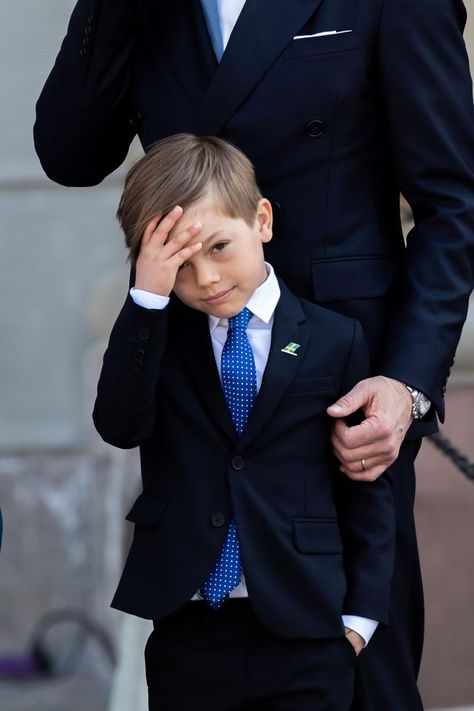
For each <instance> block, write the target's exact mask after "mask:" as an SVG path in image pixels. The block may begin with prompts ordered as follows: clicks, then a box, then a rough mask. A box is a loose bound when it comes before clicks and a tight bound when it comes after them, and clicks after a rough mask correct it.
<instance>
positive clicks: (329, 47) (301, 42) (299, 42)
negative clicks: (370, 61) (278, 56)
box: [282, 30, 362, 59]
mask: <svg viewBox="0 0 474 711" xmlns="http://www.w3.org/2000/svg"><path fill="white" fill-rule="evenodd" d="M361 40H362V37H361V32H359V31H357V30H353V31H352V32H341V33H337V34H332V35H322V36H319V37H305V38H302V39H294V40H293V41H292V42H291V43H290V44H289V45H288V47H287V48H286V49H285V51H284V52H283V54H282V59H299V58H302V57H314V56H316V55H321V54H333V53H336V52H351V51H354V50H356V49H358V48H359V47H360V46H361Z"/></svg>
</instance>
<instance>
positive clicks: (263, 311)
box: [208, 262, 281, 333]
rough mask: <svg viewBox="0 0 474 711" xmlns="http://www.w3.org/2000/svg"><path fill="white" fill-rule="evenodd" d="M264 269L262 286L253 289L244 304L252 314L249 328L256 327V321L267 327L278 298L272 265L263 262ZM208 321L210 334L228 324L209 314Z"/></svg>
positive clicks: (278, 286)
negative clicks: (264, 277)
mask: <svg viewBox="0 0 474 711" xmlns="http://www.w3.org/2000/svg"><path fill="white" fill-rule="evenodd" d="M265 269H266V270H267V278H266V279H265V281H264V282H263V284H260V286H259V287H258V288H257V289H255V291H254V292H253V294H252V296H251V297H250V299H249V300H248V302H247V304H246V306H247V308H248V309H249V310H250V311H251V312H252V313H253V316H252V318H251V319H250V323H249V326H250V328H252V326H255V325H257V323H256V321H257V322H258V321H261V322H262V323H264V324H266V325H267V326H268V324H269V323H270V321H271V319H272V317H273V314H274V311H275V309H276V305H277V304H278V300H279V298H280V293H281V292H280V285H279V284H278V279H277V277H276V274H275V272H274V270H273V267H272V265H271V264H269V263H268V262H265ZM208 319H209V330H210V332H211V333H212V332H213V331H214V330H215V329H216V328H217V326H219V325H221V326H225V327H226V328H227V326H228V322H229V321H228V319H226V318H218V317H217V316H212V315H211V314H208Z"/></svg>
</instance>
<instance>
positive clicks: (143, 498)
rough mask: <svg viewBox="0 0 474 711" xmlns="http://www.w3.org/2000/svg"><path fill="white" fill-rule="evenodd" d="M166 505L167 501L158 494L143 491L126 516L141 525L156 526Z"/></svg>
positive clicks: (128, 519)
mask: <svg viewBox="0 0 474 711" xmlns="http://www.w3.org/2000/svg"><path fill="white" fill-rule="evenodd" d="M165 506H166V502H165V501H163V499H160V498H158V497H157V496H156V494H152V493H150V492H149V491H143V492H142V493H141V494H140V496H139V497H138V499H137V500H136V501H135V503H134V504H133V506H132V508H131V509H130V511H129V512H128V514H127V515H126V516H125V518H126V519H127V521H131V522H132V523H137V524H138V525H139V526H154V525H155V524H156V523H158V521H159V519H160V517H161V514H162V513H163V510H164V508H165Z"/></svg>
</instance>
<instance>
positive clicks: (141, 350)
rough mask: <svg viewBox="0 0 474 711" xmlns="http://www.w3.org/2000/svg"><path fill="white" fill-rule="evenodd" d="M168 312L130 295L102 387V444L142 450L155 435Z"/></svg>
mask: <svg viewBox="0 0 474 711" xmlns="http://www.w3.org/2000/svg"><path fill="white" fill-rule="evenodd" d="M167 321H168V309H162V310H157V309H146V308H143V307H141V306H138V305H137V304H135V303H134V301H133V299H132V298H131V296H130V295H128V296H127V299H126V301H125V304H124V306H123V308H122V310H121V312H120V314H119V316H118V318H117V320H116V322H115V325H114V327H113V329H112V333H111V335H110V340H109V345H108V347H107V350H106V352H105V355H104V362H103V365H102V371H101V374H100V378H99V383H98V386H97V398H96V401H95V405H94V412H93V420H94V424H95V427H96V429H97V431H98V433H99V434H100V436H101V437H102V439H103V440H105V441H106V442H108V443H109V444H112V445H114V446H115V447H121V448H122V449H131V448H132V447H137V446H138V445H140V444H141V443H142V442H143V441H144V440H146V439H148V438H149V437H150V436H151V434H152V433H153V429H154V427H155V424H156V420H157V415H158V412H157V384H158V380H159V375H160V365H161V361H162V358H163V354H164V351H165V346H166V337H167Z"/></svg>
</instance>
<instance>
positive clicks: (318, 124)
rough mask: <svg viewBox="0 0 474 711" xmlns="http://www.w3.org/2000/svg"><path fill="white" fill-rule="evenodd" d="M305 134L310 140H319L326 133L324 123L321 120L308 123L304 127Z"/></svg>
mask: <svg viewBox="0 0 474 711" xmlns="http://www.w3.org/2000/svg"><path fill="white" fill-rule="evenodd" d="M304 130H305V133H306V135H307V136H309V137H310V138H319V136H322V135H323V133H324V121H321V120H320V119H314V121H308V123H307V124H306V126H305V127H304Z"/></svg>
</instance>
